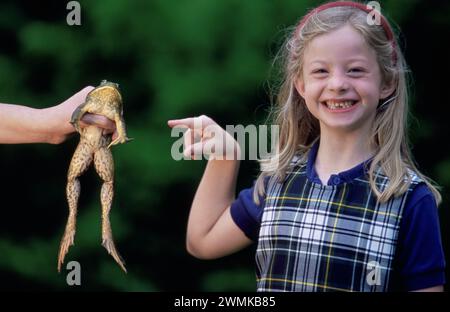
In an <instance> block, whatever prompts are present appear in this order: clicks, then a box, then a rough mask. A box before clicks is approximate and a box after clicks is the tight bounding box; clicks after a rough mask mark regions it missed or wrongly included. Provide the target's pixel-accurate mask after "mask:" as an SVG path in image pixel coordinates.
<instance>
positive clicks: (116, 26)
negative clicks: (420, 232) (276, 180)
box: [0, 0, 450, 291]
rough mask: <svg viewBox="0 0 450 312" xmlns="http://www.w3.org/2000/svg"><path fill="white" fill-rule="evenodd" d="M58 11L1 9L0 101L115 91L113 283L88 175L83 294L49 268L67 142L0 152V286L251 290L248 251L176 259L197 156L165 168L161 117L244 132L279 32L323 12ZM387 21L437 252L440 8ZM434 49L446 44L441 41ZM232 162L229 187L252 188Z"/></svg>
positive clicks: (297, 7) (96, 7) (59, 4)
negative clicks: (70, 19) (400, 52)
mask: <svg viewBox="0 0 450 312" xmlns="http://www.w3.org/2000/svg"><path fill="white" fill-rule="evenodd" d="M67 2H68V1H13V0H6V1H2V2H1V3H0V46H1V49H0V102H2V103H15V104H22V105H27V106H32V107H36V108H41V107H42V108H43V107H48V106H53V105H56V104H58V103H60V102H62V101H63V100H65V99H66V98H68V97H70V96H71V95H72V94H74V93H75V92H77V91H78V90H80V89H82V88H83V87H84V86H86V85H97V84H98V83H99V82H100V80H102V79H108V80H110V81H114V82H118V83H119V84H120V85H121V89H122V93H123V97H124V110H125V119H126V121H127V126H128V132H129V136H131V137H134V138H135V141H133V142H132V143H130V144H126V145H121V146H119V147H116V148H114V157H115V162H116V184H115V187H116V196H115V199H114V205H113V209H112V226H113V232H114V235H115V240H116V244H117V245H118V249H119V251H120V252H121V254H122V255H123V256H124V258H125V260H126V262H127V268H128V270H129V273H128V274H127V275H125V274H123V273H122V272H121V271H120V269H119V267H118V266H117V265H116V264H115V263H114V262H113V260H112V258H111V257H110V256H108V255H107V253H106V251H105V250H104V249H103V248H102V247H101V245H100V235H101V232H100V201H99V193H100V180H99V179H98V178H97V176H96V175H95V173H94V171H93V170H90V171H89V172H88V173H87V174H85V176H83V177H82V179H81V184H82V196H81V199H80V204H79V207H80V208H79V216H78V232H77V235H76V238H75V246H73V247H72V248H71V249H70V252H69V254H68V257H67V258H66V263H67V262H68V261H70V260H77V261H79V262H80V263H81V267H82V285H81V286H80V287H77V288H76V287H75V288H74V287H69V286H67V284H66V278H65V274H58V273H57V272H56V259H57V252H58V247H59V240H60V238H61V235H62V233H63V229H64V225H65V222H66V217H67V212H68V209H67V205H66V201H65V184H66V172H67V168H68V164H69V161H70V158H71V155H72V153H73V151H74V149H75V146H76V144H77V141H78V140H77V138H76V137H73V138H72V139H70V140H68V141H66V142H65V143H63V144H61V145H57V146H54V145H45V144H41V145H39V144H36V145H15V146H12V145H9V146H5V145H3V146H0V185H1V188H0V195H1V197H0V282H1V283H0V288H2V289H27V290H37V289H49V290H118V291H173V290H200V291H223V290H225V291H226V290H237V291H240V290H249V291H252V290H254V289H255V280H254V264H253V252H254V247H253V248H249V249H247V250H244V251H242V252H239V253H237V254H235V255H232V256H229V257H226V258H224V259H219V260H214V261H200V260H196V259H194V258H192V257H191V256H189V255H188V254H187V252H186V251H185V245H184V244H185V241H184V240H185V228H186V221H187V216H188V210H189V208H190V203H191V201H192V198H193V195H194V192H195V189H196V186H197V184H198V182H199V179H200V177H201V174H202V172H203V167H204V165H205V164H204V163H203V162H201V161H195V162H194V161H191V162H186V161H179V162H177V161H174V160H173V159H172V158H171V155H170V150H171V146H172V143H173V142H174V141H175V139H176V138H172V137H171V136H170V129H169V128H168V127H167V126H166V122H167V120H168V119H173V118H181V117H187V116H197V115H200V114H206V115H209V116H211V117H212V118H213V119H215V120H217V121H218V122H219V123H220V124H222V125H226V124H244V125H247V124H258V123H261V122H263V120H264V118H265V116H266V111H267V108H268V105H269V96H268V88H267V85H266V83H267V82H268V81H270V80H271V76H270V70H271V64H272V63H271V62H272V59H273V57H274V55H275V53H276V51H277V49H278V48H279V47H280V43H281V42H282V40H283V39H284V35H285V34H286V28H287V27H289V26H292V25H294V24H295V23H296V22H297V21H298V20H299V18H300V17H301V16H302V15H303V14H305V12H306V10H307V8H311V7H313V6H316V5H317V4H319V3H321V2H322V1H312V0H310V1H306V0H283V1H268V0H247V1H241V0H220V1H219V0H217V1H210V0H189V1H188V0H177V1H175V0H151V1H143V0H142V1H126V0H105V1H99V0H98V1H94V0H91V1H80V3H81V22H82V25H81V26H68V25H67V24H66V15H67V13H68V12H69V11H68V10H67V9H66V4H67ZM379 2H380V3H381V7H382V10H384V13H385V14H386V15H387V16H389V17H390V18H391V19H392V20H395V21H396V22H397V24H399V26H400V28H401V29H402V31H403V39H404V40H403V41H404V42H406V43H407V45H406V58H407V61H408V62H409V64H410V66H411V69H412V72H413V75H414V78H415V84H414V87H413V89H414V99H413V103H412V109H413V114H414V115H415V116H416V117H417V119H416V120H415V121H413V123H412V143H413V147H414V153H415V155H416V159H417V162H418V163H419V166H420V168H421V169H422V170H423V171H424V172H425V173H426V174H428V175H430V176H431V177H433V178H434V179H435V180H436V181H437V182H438V183H439V184H440V185H442V186H443V187H444V188H443V195H444V203H443V204H442V206H441V224H442V236H443V240H444V245H445V248H446V251H447V250H448V248H447V246H448V239H447V236H448V230H447V227H448V225H449V222H448V221H449V220H448V216H449V214H448V199H449V198H448V195H447V191H446V190H447V189H448V187H450V155H449V153H448V149H447V145H448V138H447V135H448V126H447V125H448V121H447V120H448V118H447V116H448V113H449V112H450V110H449V107H448V105H447V104H446V103H445V101H443V98H444V99H445V98H446V97H445V96H444V97H443V96H442V94H440V93H441V90H445V85H444V83H445V81H446V79H447V80H448V78H447V77H446V76H445V71H443V66H444V65H446V66H447V68H448V60H447V57H448V55H449V53H448V52H449V51H448V47H446V46H443V45H442V40H447V39H446V38H447V37H448V30H449V24H450V22H449V19H448V16H450V15H449V13H450V7H449V5H448V2H446V1H442V2H436V3H437V4H436V5H430V3H429V2H430V1H418V0H415V1H398V0H390V1H379ZM443 38H445V39H443ZM257 169H258V168H257V165H256V163H254V162H249V161H244V162H243V163H242V166H241V171H240V179H239V183H238V189H242V188H244V187H248V186H250V185H251V182H252V180H253V178H254V177H255V175H256V173H257Z"/></svg>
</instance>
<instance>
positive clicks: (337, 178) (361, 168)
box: [306, 141, 373, 185]
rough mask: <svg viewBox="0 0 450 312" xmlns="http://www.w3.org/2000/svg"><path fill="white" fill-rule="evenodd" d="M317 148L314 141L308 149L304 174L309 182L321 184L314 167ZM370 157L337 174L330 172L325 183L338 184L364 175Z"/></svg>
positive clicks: (317, 144)
mask: <svg viewBox="0 0 450 312" xmlns="http://www.w3.org/2000/svg"><path fill="white" fill-rule="evenodd" d="M318 150H319V141H317V142H316V143H314V145H313V146H312V147H311V150H310V151H309V155H308V163H307V165H306V176H307V177H308V179H309V180H310V181H311V182H313V183H317V184H322V182H321V181H320V179H319V176H318V175H317V172H316V169H315V168H314V164H315V162H316V157H317V151H318ZM372 159H373V157H371V158H369V159H368V160H366V161H363V162H362V163H360V164H359V165H357V166H355V167H353V168H351V169H349V170H346V171H342V172H339V173H338V174H332V175H331V176H330V179H329V180H328V182H327V185H338V184H341V183H349V182H352V180H354V179H356V178H358V177H360V176H362V175H364V174H365V173H366V172H367V170H368V168H369V166H370V162H371V161H372Z"/></svg>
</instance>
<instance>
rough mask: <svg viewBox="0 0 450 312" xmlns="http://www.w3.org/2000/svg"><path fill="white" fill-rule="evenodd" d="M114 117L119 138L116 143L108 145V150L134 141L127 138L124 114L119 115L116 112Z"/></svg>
mask: <svg viewBox="0 0 450 312" xmlns="http://www.w3.org/2000/svg"><path fill="white" fill-rule="evenodd" d="M113 117H114V121H115V122H116V128H117V132H118V136H117V138H116V139H115V140H114V141H112V142H111V143H110V144H109V145H108V148H110V147H111V146H113V145H116V144H119V143H125V142H128V141H131V140H133V139H130V138H128V137H127V131H126V128H125V121H124V119H123V116H122V114H121V113H119V112H118V110H116V111H115V113H114V116H113Z"/></svg>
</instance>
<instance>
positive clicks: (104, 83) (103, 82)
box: [99, 79, 119, 90]
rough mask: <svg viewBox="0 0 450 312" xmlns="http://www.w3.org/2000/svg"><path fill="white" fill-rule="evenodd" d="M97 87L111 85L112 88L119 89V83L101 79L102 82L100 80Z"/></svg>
mask: <svg viewBox="0 0 450 312" xmlns="http://www.w3.org/2000/svg"><path fill="white" fill-rule="evenodd" d="M99 87H112V88H114V89H117V90H119V84H118V83H115V82H111V81H108V80H106V79H103V80H102V82H100V86H99Z"/></svg>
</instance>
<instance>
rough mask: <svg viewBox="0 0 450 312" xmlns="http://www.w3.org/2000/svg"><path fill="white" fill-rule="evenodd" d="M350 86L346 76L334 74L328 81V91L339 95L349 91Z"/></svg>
mask: <svg viewBox="0 0 450 312" xmlns="http://www.w3.org/2000/svg"><path fill="white" fill-rule="evenodd" d="M348 88H349V84H348V82H347V79H346V77H345V75H342V74H340V73H333V74H332V75H331V76H330V77H329V80H328V89H329V90H330V91H334V92H337V93H342V92H345V91H347V90H348Z"/></svg>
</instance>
